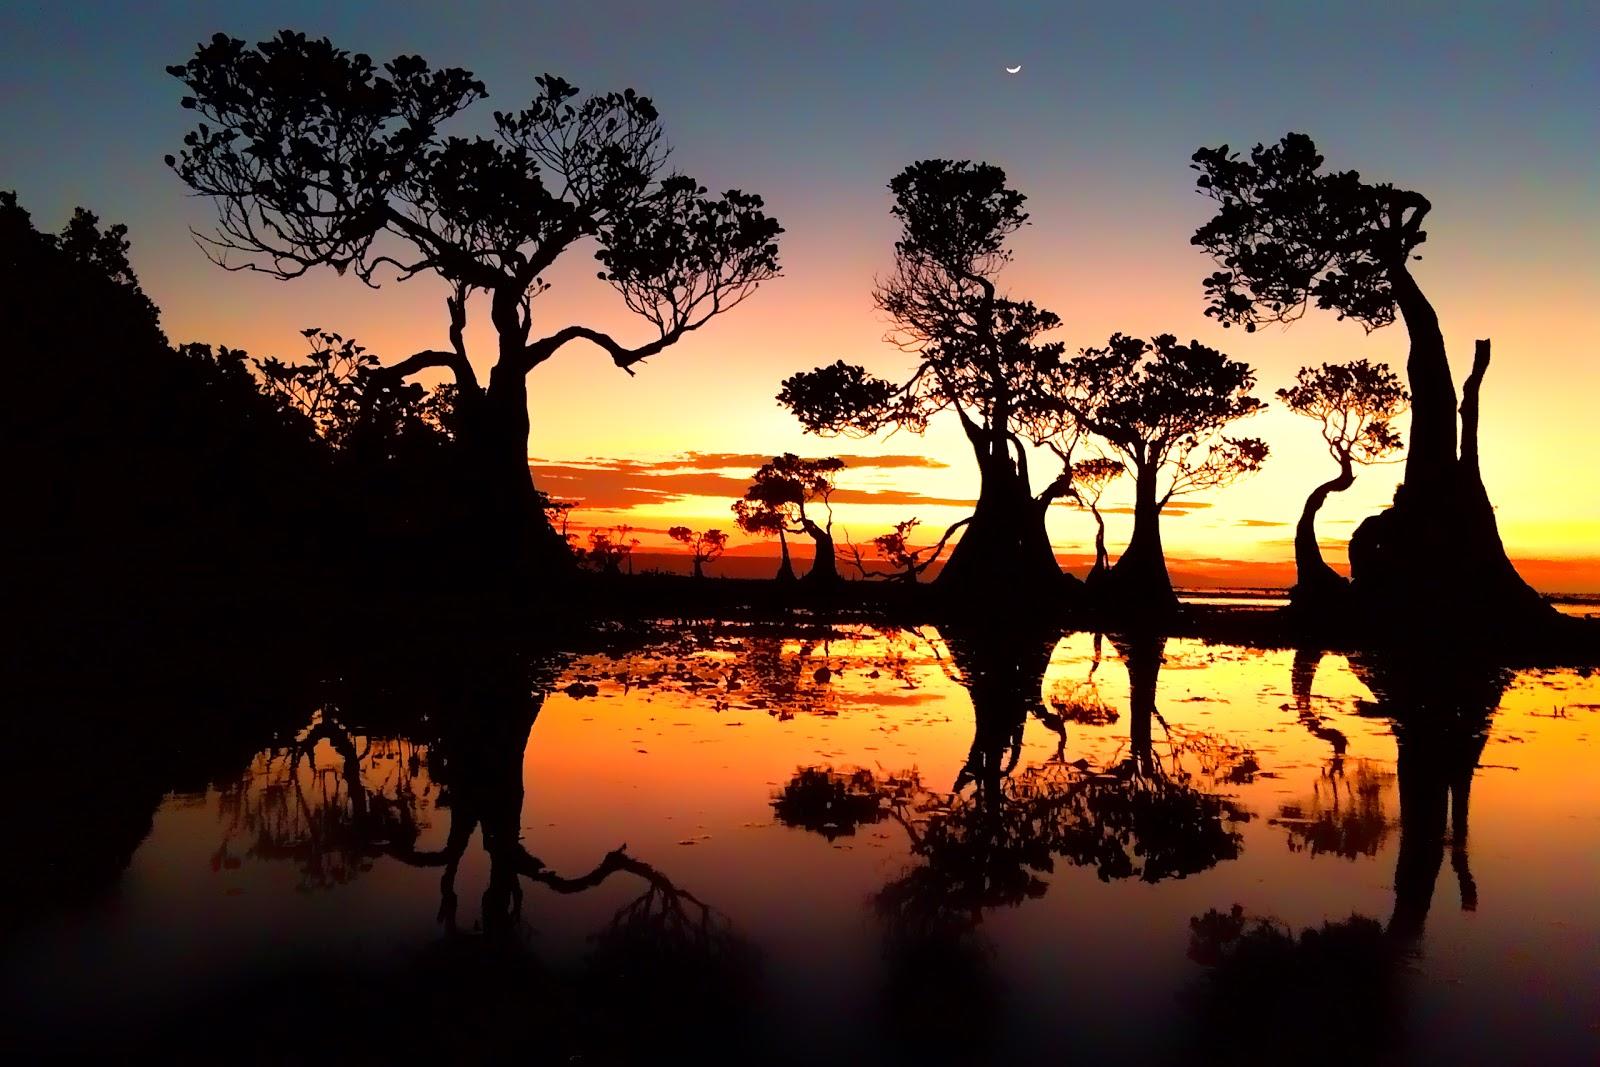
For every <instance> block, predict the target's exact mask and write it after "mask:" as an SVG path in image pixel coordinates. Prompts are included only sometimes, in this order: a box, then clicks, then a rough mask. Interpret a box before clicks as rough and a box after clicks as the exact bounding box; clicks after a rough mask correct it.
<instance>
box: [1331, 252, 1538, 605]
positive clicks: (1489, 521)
mask: <svg viewBox="0 0 1600 1067" xmlns="http://www.w3.org/2000/svg"><path fill="white" fill-rule="evenodd" d="M1391 274H1392V279H1393V283H1394V294H1395V300H1396V302H1397V303H1398V304H1399V306H1400V312H1401V314H1402V315H1403V316H1404V317H1405V322H1406V329H1407V330H1408V332H1409V333H1410V336H1411V352H1410V356H1409V357H1408V359H1407V362H1406V374H1407V377H1408V379H1409V380H1410V385H1411V393H1412V400H1411V437H1410V451H1409V452H1408V454H1407V457H1406V475H1405V482H1404V483H1403V484H1402V485H1401V486H1400V487H1399V489H1397V490H1396V491H1395V498H1394V506H1393V507H1392V508H1390V509H1388V510H1387V511H1384V512H1380V513H1379V514H1377V515H1375V516H1373V517H1371V518H1369V519H1367V520H1366V521H1365V522H1363V523H1362V524H1361V525H1360V526H1359V527H1358V528H1357V529H1356V532H1355V534H1354V536H1353V537H1352V538H1351V540H1350V576H1351V583H1352V589H1353V591H1354V593H1355V595H1356V598H1357V600H1358V602H1359V603H1360V604H1361V605H1362V607H1363V608H1365V609H1366V610H1367V611H1369V612H1370V613H1371V614H1372V615H1373V616H1374V617H1375V618H1376V619H1378V620H1381V621H1382V622H1384V623H1385V624H1386V625H1388V626H1390V627H1391V628H1392V629H1394V630H1395V632H1397V633H1416V632H1418V627H1419V626H1422V627H1425V628H1426V629H1427V630H1428V631H1434V630H1437V629H1438V628H1440V627H1441V626H1443V627H1445V628H1448V629H1451V630H1454V631H1460V632H1467V633H1482V632H1483V631H1485V630H1488V629H1504V630H1515V629H1516V628H1518V627H1519V626H1520V625H1521V624H1523V623H1526V622H1528V621H1530V620H1539V619H1541V618H1551V617H1553V615H1554V609H1552V608H1550V607H1549V606H1548V605H1547V604H1545V603H1544V602H1543V601H1542V600H1541V599H1540V597H1539V594H1538V593H1536V592H1535V591H1534V590H1533V588H1532V587H1530V586H1529V585H1528V584H1527V583H1526V582H1524V581H1523V580H1522V578H1521V577H1520V576H1519V575H1518V574H1517V572H1516V569H1515V568H1514V567H1512V566H1511V561H1510V560H1509V559H1508V558H1507V557H1506V552H1505V546H1504V545H1503V544H1502V543H1501V541H1500V531H1499V528H1498V527H1497V525H1496V523H1495V515H1494V508H1493V506H1492V505H1491V504H1490V503H1489V494H1488V492H1487V490H1485V489H1484V485H1483V478H1482V475H1481V473H1480V472H1479V469H1478V393H1479V389H1480V387H1481V385H1482V382H1483V376H1484V374H1485V372H1486V371H1487V370H1488V366H1489V342H1488V341H1479V342H1478V343H1477V349H1476V351H1475V353H1474V356H1473V363H1472V372H1471V374H1470V375H1469V376H1468V378H1467V381H1466V383H1465V385H1464V386H1463V390H1462V392H1463V397H1462V403H1461V410H1460V418H1461V422H1460V427H1461V443H1460V451H1459V453H1458V451H1457V446H1456V427H1457V421H1456V419H1457V411H1456V407H1455V404H1456V394H1455V387H1454V385H1453V383H1452V380H1451V377H1450V364H1449V361H1448V359H1447V358H1446V355H1445V347H1444V338H1443V336H1442V335H1441V333H1440V331H1439V321H1438V317H1437V316H1436V315H1435V313H1434V310H1433V307H1432V306H1431V305H1430V304H1429V303H1428V300H1427V298H1426V297H1425V296H1424V295H1423V294H1422V292H1421V290H1420V289H1418V288H1417V285H1416V282H1415V281H1414V280H1413V279H1412V278H1411V276H1410V274H1409V273H1408V272H1407V271H1406V270H1405V268H1404V267H1399V268H1396V269H1395V270H1394V271H1393V272H1391Z"/></svg>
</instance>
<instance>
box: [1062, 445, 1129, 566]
mask: <svg viewBox="0 0 1600 1067" xmlns="http://www.w3.org/2000/svg"><path fill="white" fill-rule="evenodd" d="M1123 470H1124V467H1123V465H1122V461H1121V460H1116V459H1112V458H1111V457H1110V456H1094V457H1092V458H1090V459H1082V460H1079V461H1077V462H1076V463H1074V464H1072V466H1071V467H1069V468H1068V479H1069V481H1070V483H1071V489H1070V490H1069V491H1068V492H1067V493H1066V494H1065V495H1066V498H1067V499H1068V500H1071V501H1072V502H1073V503H1075V504H1077V505H1078V506H1079V507H1083V508H1088V509H1089V513H1090V514H1091V515H1093V516H1094V523H1095V532H1094V567H1093V568H1092V569H1091V570H1090V571H1089V579H1090V581H1093V582H1099V581H1102V580H1104V578H1105V575H1106V573H1107V572H1108V571H1109V570H1110V569H1111V557H1110V556H1109V555H1107V554H1106V520H1105V517H1104V516H1102V515H1101V514H1100V498H1101V497H1103V496H1105V492H1106V488H1107V487H1108V486H1110V485H1111V483H1112V482H1114V481H1115V480H1116V479H1117V478H1119V477H1121V475H1122V472H1123Z"/></svg>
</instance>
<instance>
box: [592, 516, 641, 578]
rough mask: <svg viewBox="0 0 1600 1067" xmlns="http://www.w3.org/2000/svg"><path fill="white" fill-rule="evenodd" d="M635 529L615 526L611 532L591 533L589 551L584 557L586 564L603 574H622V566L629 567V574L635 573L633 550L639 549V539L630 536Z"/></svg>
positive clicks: (597, 531) (595, 531) (596, 531)
mask: <svg viewBox="0 0 1600 1067" xmlns="http://www.w3.org/2000/svg"><path fill="white" fill-rule="evenodd" d="M632 533H633V527H632V526H627V525H620V526H613V527H611V529H609V530H590V531H589V551H588V554H587V555H586V556H584V562H586V563H588V564H589V566H591V567H593V568H594V569H595V570H597V571H599V572H600V573H601V574H620V573H622V565H623V564H624V563H626V564H627V565H628V573H629V574H632V573H633V550H634V549H635V548H638V547H639V539H638V538H637V537H632V536H630V535H631V534H632Z"/></svg>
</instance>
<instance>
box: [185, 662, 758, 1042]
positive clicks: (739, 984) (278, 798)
mask: <svg viewBox="0 0 1600 1067" xmlns="http://www.w3.org/2000/svg"><path fill="white" fill-rule="evenodd" d="M430 669H432V668H430ZM553 679H554V672H553V670H551V669H550V668H549V665H529V664H527V663H524V662H522V661H519V660H517V659H516V658H514V657H509V656H490V655H482V656H466V655H464V656H463V657H462V661H461V662H460V663H457V664H454V665H453V669H452V670H451V672H450V678H449V683H448V684H447V685H446V686H445V687H443V688H441V689H437V690H434V691H432V692H430V694H429V695H430V697H432V698H433V699H434V700H435V701H437V703H436V704H435V705H434V706H433V707H431V708H430V709H429V710H427V711H426V712H422V713H419V714H413V715H403V716H400V717H399V718H400V719H401V720H403V722H404V724H405V725H406V726H407V727H408V728H409V729H410V730H412V731H414V735H413V736H412V737H399V736H397V737H392V738H388V739H383V738H379V737H377V736H374V732H375V727H373V726H367V727H365V728H364V731H358V730H357V729H355V728H353V727H351V726H349V725H347V723H349V722H357V721H363V719H364V720H365V721H367V722H369V723H371V722H376V723H377V724H378V728H381V727H383V726H388V727H389V728H394V727H396V726H398V725H400V722H397V721H396V718H395V717H394V716H393V715H392V714H391V715H389V716H388V717H387V718H384V717H383V716H384V712H385V709H384V708H383V707H382V706H381V701H380V703H379V705H377V706H371V707H364V708H363V707H360V706H357V707H349V706H339V707H335V706H332V705H325V706H324V707H323V708H322V709H321V711H320V712H319V713H318V714H317V715H316V716H315V717H314V719H313V721H312V723H311V724H310V725H309V726H308V727H307V728H306V729H305V730H303V731H302V732H301V733H300V734H299V736H298V737H296V738H295V740H294V741H293V742H292V743H291V744H289V745H287V746H285V747H283V748H281V749H279V750H276V751H272V752H268V753H265V754H263V755H262V756H260V757H258V759H257V761H256V763H255V765H254V766H253V769H252V773H251V774H250V776H249V777H247V778H246V779H244V780H243V781H242V782H240V783H238V784H236V785H233V786H230V787H228V788H226V789H225V790H224V791H223V800H224V803H223V806H222V813H223V819H224V826H225V829H226V833H227V835H228V839H227V841H225V842H224V845H223V847H222V848H221V849H220V850H219V852H218V854H217V856H218V859H217V862H218V863H220V864H223V865H229V866H231V865H236V864H237V863H239V862H242V861H245V860H253V861H262V862H288V863H293V864H295V865H296V866H297V867H298V869H299V871H300V876H301V880H300V888H301V889H302V890H309V889H330V888H333V887H335V886H338V885H341V884H343V883H345V882H348V881H350V880H351V879H352V878H354V877H357V876H358V875H360V874H361V873H362V872H364V871H367V870H370V869H371V868H372V867H373V866H374V864H375V863H376V862H379V861H380V860H388V861H395V862H399V863H402V864H406V865H408V866H412V867H419V868H431V869H439V870H440V872H441V875H440V907H439V914H438V920H439V922H440V923H441V924H442V925H443V926H444V927H445V930H446V934H447V936H446V938H445V940H444V942H442V943H440V944H438V945H435V946H433V947H431V948H429V949H427V950H426V951H425V952H424V953H423V955H422V957H421V958H420V960H419V961H418V966H419V968H420V969H421V971H422V972H423V973H425V974H426V975H427V982H428V984H429V985H430V986H434V987H437V986H440V985H441V984H446V985H448V986H449V988H450V993H449V994H448V997H447V999H449V1000H452V1001H455V1002H457V1003H463V1004H465V1005H466V1010H467V1012H468V1013H469V1014H471V1015H474V1016H478V1015H482V1014H483V1013H485V1012H486V1011H488V1010H489V1006H490V1005H500V1006H501V1008H503V1009H504V1014H503V1015H497V1016H496V1018H495V1019H494V1023H493V1025H495V1026H499V1027H501V1028H502V1030H501V1032H498V1033H490V1032H484V1031H473V1032H471V1033H469V1032H468V1028H466V1027H463V1026H462V1025H461V1020H460V1019H450V1018H444V1019H433V1020H431V1021H432V1022H433V1024H434V1025H436V1026H437V1027H438V1028H439V1029H438V1030H437V1031H435V1032H433V1033H431V1034H430V1035H427V1037H426V1040H427V1041H432V1040H437V1041H439V1042H441V1043H442V1044H443V1045H444V1047H445V1049H446V1051H448V1052H449V1053H450V1054H451V1055H452V1057H455V1056H459V1055H461V1054H462V1049H463V1048H471V1047H472V1046H473V1045H474V1044H475V1043H476V1042H477V1041H478V1040H481V1041H482V1042H483V1047H484V1048H485V1049H490V1050H499V1051H500V1052H501V1053H503V1052H504V1050H505V1049H506V1048H509V1047H512V1045H511V1044H508V1043H507V1041H508V1035H507V1034H506V1033H504V1032H503V1027H504V1026H505V1025H507V1024H508V1023H509V1020H511V1019H513V1018H515V1019H517V1020H519V1023H518V1025H531V1024H534V1023H537V1024H539V1025H542V1026H546V1027H549V1028H550V1031H549V1032H550V1035H551V1036H550V1041H549V1044H548V1045H546V1046H545V1047H546V1049H547V1051H550V1052H552V1053H554V1052H558V1051H561V1050H562V1049H563V1048H564V1049H565V1052H566V1054H568V1055H572V1056H578V1057H580V1058H587V1057H589V1056H593V1055H599V1056H600V1058H602V1059H606V1058H610V1057H614V1056H621V1057H622V1058H623V1059H630V1058H632V1056H633V1055H634V1054H635V1053H637V1052H639V1050H640V1049H646V1048H647V1049H649V1050H652V1051H660V1050H661V1049H664V1048H668V1047H671V1046H672V1045H673V1043H674V1042H676V1041H680V1040H681V1041H684V1042H688V1041H690V1040H692V1038H693V1036H694V1035H693V1034H692V1033H691V1032H690V1031H691V1030H693V1029H694V1026H695V1019H696V1017H697V1015H698V1014H700V1013H703V1012H704V1011H705V1010H706V1008H707V1006H708V1005H710V1004H712V1003H715V1004H716V1005H717V1006H718V1008H717V1010H718V1012H719V1015H718V1025H719V1026H720V1027H722V1029H723V1032H724V1033H726V1034H728V1035H730V1037H731V1036H736V1035H737V1032H738V1029H739V1025H738V1024H739V1023H740V1020H741V1019H742V1018H743V1014H744V1013H745V1011H746V1009H747V1008H748V1007H749V1006H750V1005H751V1004H752V1003H753V999H752V990H753V988H754V986H755V980H756V978H757V977H758V972H759V968H758V960H757V958H756V954H755V952H754V950H753V949H752V948H751V947H750V946H749V945H747V944H746V943H745V942H744V941H743V940H742V939H741V938H740V937H739V936H738V935H737V933H736V932H735V931H734V930H733V928H732V927H731V925H730V923H729V922H728V920H727V919H726V917H725V916H723V915H721V914H720V913H719V912H717V911H716V910H715V909H713V908H711V907H710V906H708V905H707V904H705V903H704V902H703V901H701V900H700V899H699V898H697V897H696V896H695V895H694V894H692V893H690V892H689V891H687V890H685V889H682V888H680V887H679V886H677V885H675V884H674V883H673V882H672V881H671V880H670V879H669V878H668V877H667V876H666V875H665V874H663V873H662V872H661V871H659V870H657V869H656V868H655V867H653V866H651V865H650V864H648V863H645V862H643V861H641V860H639V859H636V858H634V857H633V856H631V855H629V854H628V853H627V852H626V851H625V848H617V849H615V850H613V851H611V852H609V853H607V854H606V855H605V856H603V857H602V858H601V859H600V861H599V862H598V863H597V864H596V865H595V866H594V867H593V868H592V869H590V870H588V871H586V872H583V873H580V874H576V875H563V874H561V873H558V872H557V871H554V870H552V869H550V868H549V867H547V866H546V865H545V864H544V863H543V862H542V861H541V860H539V859H538V857H536V856H534V855H533V854H531V853H530V852H529V851H528V850H527V848H526V847H525V846H524V844H523V842H522V840H521V825H522V821H523V818H522V816H523V802H524V782H523V759H524V753H525V750H526V748H527V745H528V744H529V743H530V737H531V731H532V727H533V725H534V722H535V720H536V718H537V716H538V713H539V710H540V707H541V706H542V704H543V701H544V696H545V693H546V692H547V690H548V688H549V686H550V684H551V683H552V681H553ZM326 752H331V753H332V756H333V759H332V761H331V764H329V763H327V761H326V760H325V759H324V760H323V761H322V762H321V763H319V757H320V756H322V755H323V754H324V753H326ZM440 812H443V813H445V814H446V815H447V816H448V829H447V832H446V834H445V835H444V840H443V843H442V845H439V846H438V847H429V846H427V845H426V843H425V842H427V841H428V840H430V839H436V836H437V835H434V834H431V833H430V832H429V831H430V830H431V824H432V821H433V818H434V817H435V816H436V815H437V814H438V813H440ZM475 833H478V834H479V835H480V836H481V842H482V847H483V850H484V852H485V853H486V854H487V857H488V861H489V872H488V880H487V885H486V887H485V889H484V892H483V898H482V909H481V920H480V925H479V926H478V927H477V928H476V929H477V930H478V931H480V935H479V936H469V935H468V934H467V933H466V932H465V931H462V930H459V929H458V927H457V911H458V900H457V893H456V881H457V876H458V872H459V869H460V866H461V863H462V860H463V858H464V857H465V855H466V852H467V850H468V846H469V844H470V842H471V840H472V838H473V836H474V834H475ZM239 841H242V842H244V844H243V845H242V853H240V854H236V853H235V851H234V849H235V845H236V843H237V842H239ZM617 874H623V875H627V876H631V877H633V878H636V879H638V880H639V881H640V882H642V883H643V890H642V892H641V893H640V894H639V895H638V896H637V897H635V898H633V899H631V900H629V901H628V902H627V903H625V904H624V905H623V906H622V907H620V908H619V909H618V910H617V911H616V912H615V913H614V914H613V915H612V916H611V918H610V919H609V921H607V922H606V924H605V925H604V926H603V927H602V928H601V929H600V930H598V931H597V932H596V933H594V934H593V935H591V937H590V942H591V949H590V952H589V953H588V955H587V957H586V959H585V960H584V962H583V966H582V968H581V970H580V971H579V972H577V973H576V974H567V973H564V972H562V973H554V972H551V971H549V970H547V969H546V968H545V967H544V965H543V964H541V963H540V962H539V961H538V959H537V956H536V955H535V954H534V953H533V952H532V950H531V948H530V946H529V943H528V938H527V936H526V934H527V929H526V927H525V925H524V924H523V923H522V921H521V910H522V903H523V885H524V883H528V884H532V885H537V886H542V887H544V888H545V889H548V890H550V891H553V892H555V893H559V894H572V893H580V892H583V891H586V890H589V889H592V888H595V887H597V886H599V885H601V884H603V883H605V882H607V881H608V880H609V879H611V877H612V876H613V875H617ZM302 980H305V979H303V976H302ZM346 980H348V976H336V975H329V976H327V977H326V979H325V980H324V978H322V977H318V978H317V979H315V980H314V984H315V983H324V984H327V983H335V984H337V985H338V987H339V994H340V995H341V996H346V995H350V991H349V989H346V988H345V987H344V982H345V981H346ZM397 981H399V979H398V978H397V977H393V976H386V977H385V978H384V979H383V980H381V981H378V982H377V983H376V984H373V985H369V984H368V982H367V980H366V979H363V980H361V981H350V985H351V986H352V987H359V988H360V993H359V994H358V998H365V999H371V998H375V997H377V996H379V992H378V991H379V990H383V989H389V986H390V985H391V984H392V983H393V982H397ZM389 991H390V992H392V993H396V994H403V993H404V990H403V989H389ZM519 998H526V1000H524V1001H519ZM530 1005H535V1006H532V1007H530ZM622 1005H627V1008H626V1016H627V1018H626V1023H627V1025H623V1022H624V1020H623V1018H622V1017H621V1015H620V1014H619V1013H620V1012H622V1010H623V1009H622ZM530 1012H531V1015H530ZM463 1041H464V1044H462V1042H463ZM559 1058H563V1059H565V1058H566V1056H565V1055H563V1056H561V1057H559Z"/></svg>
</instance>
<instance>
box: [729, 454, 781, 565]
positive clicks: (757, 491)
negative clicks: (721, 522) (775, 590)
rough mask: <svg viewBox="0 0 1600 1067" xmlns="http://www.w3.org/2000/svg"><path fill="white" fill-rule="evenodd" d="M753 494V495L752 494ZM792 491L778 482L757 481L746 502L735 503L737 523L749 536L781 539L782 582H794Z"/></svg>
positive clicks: (746, 492)
mask: <svg viewBox="0 0 1600 1067" xmlns="http://www.w3.org/2000/svg"><path fill="white" fill-rule="evenodd" d="M752 494H753V495H752ZM790 507H791V505H790V502H789V488H788V486H787V485H785V484H783V483H782V482H780V481H778V480H776V479H768V480H767V481H764V482H758V483H756V484H754V485H752V486H751V487H750V488H749V489H747V490H746V491H745V497H744V499H743V500H735V501H734V502H733V516H734V523H735V524H736V525H737V526H738V527H739V529H741V530H743V531H744V532H745V533H748V534H755V535H756V536H757V537H776V538H777V539H778V573H777V574H776V575H774V578H776V580H778V581H780V582H792V581H794V562H793V561H792V560H791V559H790V558H789V521H790V518H789V511H790Z"/></svg>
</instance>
